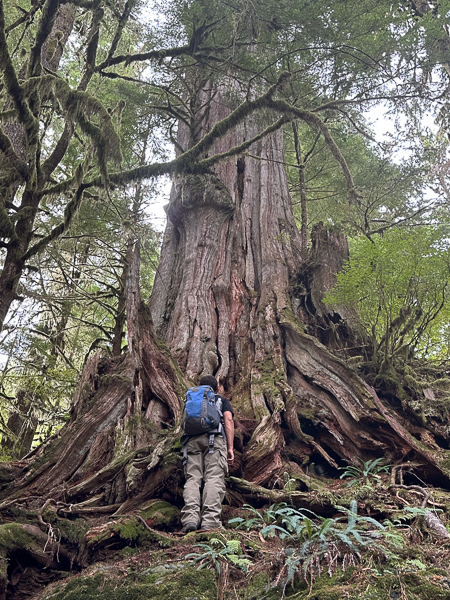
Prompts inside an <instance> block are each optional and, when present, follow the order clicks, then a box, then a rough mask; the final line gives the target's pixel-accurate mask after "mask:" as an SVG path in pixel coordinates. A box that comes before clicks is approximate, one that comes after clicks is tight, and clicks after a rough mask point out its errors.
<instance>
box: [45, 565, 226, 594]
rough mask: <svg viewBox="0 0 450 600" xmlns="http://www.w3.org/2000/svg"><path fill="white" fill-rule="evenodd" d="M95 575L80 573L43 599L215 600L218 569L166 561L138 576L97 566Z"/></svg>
mask: <svg viewBox="0 0 450 600" xmlns="http://www.w3.org/2000/svg"><path fill="white" fill-rule="evenodd" d="M98 570H99V571H101V572H98V573H96V574H95V575H93V576H90V577H89V576H80V577H77V578H74V579H72V581H70V582H69V583H67V584H66V585H61V584H60V585H59V587H58V590H57V591H55V592H53V593H49V594H45V595H44V596H43V597H42V600H92V599H93V598H96V599H97V600H111V599H112V598H114V600H188V599H192V598H195V599H196V600H216V594H217V592H216V576H215V572H214V571H211V570H208V569H203V570H201V571H198V570H197V569H196V568H195V567H192V566H191V565H190V564H189V565H188V564H186V563H181V564H179V565H173V564H170V563H169V564H166V565H162V566H160V567H156V568H153V569H148V570H147V572H146V573H145V574H142V575H140V576H137V575H135V574H133V573H123V574H122V577H121V578H120V579H118V578H117V575H120V573H117V569H115V568H114V567H112V568H110V567H103V568H102V567H98Z"/></svg>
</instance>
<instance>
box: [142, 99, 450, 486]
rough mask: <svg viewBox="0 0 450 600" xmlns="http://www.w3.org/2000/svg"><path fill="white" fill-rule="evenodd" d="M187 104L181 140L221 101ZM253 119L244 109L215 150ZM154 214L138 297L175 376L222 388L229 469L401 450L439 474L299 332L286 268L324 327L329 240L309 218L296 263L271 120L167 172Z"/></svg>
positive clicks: (330, 467)
mask: <svg viewBox="0 0 450 600" xmlns="http://www.w3.org/2000/svg"><path fill="white" fill-rule="evenodd" d="M199 106H201V107H205V106H207V107H208V108H207V110H204V109H202V110H203V112H202V115H201V126H200V128H199V129H200V131H201V133H199V129H197V130H196V133H195V135H193V134H192V133H191V132H192V131H193V130H192V129H191V130H188V128H187V127H185V126H180V130H179V139H178V141H179V144H180V146H181V147H182V148H183V149H186V148H188V147H189V146H191V145H192V144H193V143H195V142H196V140H197V136H199V135H200V136H201V134H202V133H203V132H207V131H208V130H210V129H211V127H212V126H213V124H214V123H215V122H217V121H218V120H219V119H220V118H223V117H224V116H225V114H226V113H227V108H226V100H225V94H220V93H217V90H213V89H204V90H203V91H202V94H201V95H200V99H199ZM199 112H201V110H199ZM257 130H258V125H257V124H256V123H255V122H252V121H248V122H246V123H245V125H243V126H240V127H238V128H237V129H236V131H235V133H234V134H233V135H230V136H228V138H226V139H224V140H221V141H220V143H218V144H217V147H216V148H215V152H224V151H225V150H226V149H228V148H229V147H230V146H232V145H236V144H240V143H242V142H244V141H245V140H246V139H249V138H250V137H252V136H253V135H254V134H255V133H256V132H257ZM168 218H169V222H168V225H167V230H166V234H165V237H164V242H163V247H162V254H161V261H160V267H159V269H158V273H157V277H156V279H155V285H154V290H153V295H152V299H151V309H152V315H153V320H154V324H155V329H156V332H157V334H158V335H159V336H161V337H162V338H163V339H164V341H165V342H166V343H167V345H168V347H169V348H170V349H171V350H172V354H173V356H174V357H175V358H176V360H177V361H178V364H179V365H180V367H181V369H182V370H183V371H184V372H185V373H186V374H187V375H188V377H190V378H192V379H196V378H197V377H199V376H201V375H204V374H209V373H213V374H215V375H216V377H217V378H218V379H219V380H220V383H222V384H223V386H224V389H225V392H228V393H229V394H231V397H232V401H233V405H234V407H235V410H236V413H237V417H238V437H239V442H238V450H239V451H240V453H239V455H240V457H241V474H242V475H243V477H245V478H246V479H248V480H250V481H253V482H255V483H258V484H267V483H273V482H274V481H275V480H276V479H277V477H279V475H280V473H281V472H282V471H283V470H286V469H288V470H289V468H290V465H289V461H292V460H295V461H296V462H297V463H301V464H304V465H306V464H308V462H314V463H315V464H317V463H322V465H323V468H324V469H325V470H326V471H328V472H329V473H330V474H333V473H334V474H335V475H336V474H337V471H336V467H337V466H338V462H339V460H341V459H344V460H346V461H349V462H355V461H357V460H358V459H360V460H364V461H365V460H368V459H370V458H374V457H376V456H381V455H388V456H389V458H390V459H391V460H395V459H400V458H401V457H402V456H405V455H408V454H409V453H411V454H410V455H414V456H415V458H419V460H420V462H425V463H426V464H427V467H426V470H427V471H428V472H429V473H428V474H429V475H434V476H437V477H438V479H439V480H440V481H444V480H445V481H448V470H447V469H443V467H442V466H440V463H439V460H438V458H437V456H436V455H435V454H434V453H432V452H431V451H429V450H427V449H425V447H424V446H423V444H421V443H418V442H417V441H416V440H415V438H414V437H413V435H411V432H409V431H408V430H407V428H406V427H405V424H404V423H402V420H401V417H399V416H395V417H394V415H393V414H392V413H391V412H390V409H388V407H385V406H384V404H383V402H382V401H381V400H380V399H379V398H378V397H377V396H376V394H375V392H374V390H372V389H370V388H369V387H368V386H367V385H365V384H364V382H363V381H362V380H361V379H360V378H359V377H358V376H357V375H356V373H355V372H354V371H353V370H351V369H350V368H348V367H347V366H346V364H345V363H344V362H343V361H341V360H340V359H338V358H336V357H335V356H334V355H333V354H331V353H330V352H329V351H327V349H326V348H325V347H324V346H323V345H321V344H320V343H319V342H318V341H317V339H316V338H315V337H312V336H310V335H308V334H307V333H306V329H305V324H306V319H305V317H306V315H305V312H304V303H303V304H302V303H301V302H300V301H299V300H298V298H296V288H297V284H298V278H299V273H304V272H305V270H306V271H308V272H309V276H308V277H307V278H306V281H305V282H304V283H305V285H306V287H307V288H309V289H308V290H307V293H308V294H309V297H310V310H311V311H313V312H315V313H316V315H317V313H320V312H321V311H322V313H323V314H318V317H320V318H321V323H322V326H323V325H325V326H327V324H328V326H329V327H328V328H331V325H332V323H331V320H330V318H329V317H326V315H325V314H324V313H325V312H326V311H325V310H324V309H325V307H324V305H323V304H321V299H322V296H323V293H324V292H325V291H326V288H327V287H329V286H330V285H332V283H334V277H335V272H336V270H338V269H339V267H340V266H341V265H342V253H340V252H339V239H337V238H336V236H335V235H323V233H322V234H320V231H323V228H322V230H319V232H317V233H316V235H315V236H313V247H312V249H311V253H310V256H309V257H308V258H307V259H306V262H307V263H309V265H310V268H309V270H308V269H306V268H305V261H302V248H301V240H300V236H299V233H298V230H297V227H296V225H295V220H294V216H293V212H292V206H291V201H290V198H289V194H288V187H287V180H286V174H285V171H284V166H283V139H282V132H281V131H278V132H277V133H275V134H273V135H271V136H268V137H266V138H265V139H263V140H261V141H259V142H258V143H256V144H254V145H253V146H252V148H251V149H250V151H249V152H248V155H246V156H241V157H240V158H238V159H237V160H236V159H234V158H230V159H228V160H225V161H223V162H222V163H221V164H220V166H219V167H218V168H217V169H216V172H215V174H214V175H210V176H205V177H185V178H182V179H181V178H180V179H178V180H177V181H175V182H174V186H173V189H172V194H171V200H170V205H169V208H168ZM320 242H322V250H320V248H319V247H318V246H319V245H320ZM342 247H343V248H344V250H346V244H345V243H344V244H343V245H342ZM336 250H338V251H336ZM344 258H345V257H344ZM323 259H326V260H325V263H322V264H321V260H323ZM311 265H312V267H311ZM304 279H305V278H304ZM412 433H413V434H414V435H417V431H414V432H412ZM419 435H420V434H419ZM341 464H343V463H342V462H341ZM291 466H292V465H291Z"/></svg>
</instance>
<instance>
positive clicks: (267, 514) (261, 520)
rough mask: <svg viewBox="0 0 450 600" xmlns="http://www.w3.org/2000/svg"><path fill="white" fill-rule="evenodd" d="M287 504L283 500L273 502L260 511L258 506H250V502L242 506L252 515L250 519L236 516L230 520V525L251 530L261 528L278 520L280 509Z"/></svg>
mask: <svg viewBox="0 0 450 600" xmlns="http://www.w3.org/2000/svg"><path fill="white" fill-rule="evenodd" d="M287 506H288V505H287V504H286V502H281V503H280V504H272V505H271V506H269V508H268V509H267V510H264V511H262V512H259V511H258V510H256V508H253V506H250V504H244V505H243V506H242V508H243V509H244V510H246V511H248V512H249V513H250V514H251V516H250V517H249V518H248V519H244V518H243V517H235V518H234V519H230V520H229V521H228V525H235V526H236V529H246V530H247V531H250V530H251V529H261V528H262V527H264V526H266V525H269V524H270V523H273V522H275V521H277V519H278V518H279V511H280V510H281V509H282V508H284V507H287Z"/></svg>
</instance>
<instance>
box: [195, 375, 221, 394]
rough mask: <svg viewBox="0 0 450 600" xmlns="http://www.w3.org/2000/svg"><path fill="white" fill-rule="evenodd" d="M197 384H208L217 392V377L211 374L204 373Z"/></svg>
mask: <svg viewBox="0 0 450 600" xmlns="http://www.w3.org/2000/svg"><path fill="white" fill-rule="evenodd" d="M199 385H209V387H212V389H213V390H214V391H215V392H217V388H218V387H219V386H218V383H217V379H216V378H215V377H213V376H212V375H205V376H204V377H202V378H201V379H200V383H199Z"/></svg>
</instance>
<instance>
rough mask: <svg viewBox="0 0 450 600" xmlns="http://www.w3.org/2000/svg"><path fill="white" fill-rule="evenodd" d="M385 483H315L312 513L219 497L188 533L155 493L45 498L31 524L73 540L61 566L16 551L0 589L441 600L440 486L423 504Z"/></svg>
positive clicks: (33, 594) (11, 592)
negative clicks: (222, 501) (82, 501)
mask: <svg viewBox="0 0 450 600" xmlns="http://www.w3.org/2000/svg"><path fill="white" fill-rule="evenodd" d="M385 483H387V482H382V481H380V482H378V483H377V485H375V486H372V485H360V486H358V488H357V489H352V488H349V487H347V486H345V485H343V484H342V485H341V488H340V490H338V489H335V490H334V492H333V498H332V497H331V495H330V496H329V497H325V496H323V495H322V497H319V496H318V495H317V494H316V493H314V494H312V495H315V499H314V506H317V505H318V504H319V502H322V505H323V513H322V514H317V513H313V512H311V511H309V510H308V509H307V508H299V507H294V506H293V505H290V504H289V503H279V504H277V505H274V504H272V505H270V506H269V505H266V506H264V507H262V508H258V509H256V508H254V507H250V506H247V507H245V506H244V507H240V508H236V507H231V506H227V505H225V506H224V518H223V521H224V523H225V524H226V527H224V528H222V529H220V530H216V531H208V532H202V531H199V532H193V533H190V534H187V535H181V534H180V533H179V527H180V523H179V509H178V508H176V507H174V506H172V505H171V504H169V503H168V502H163V501H160V500H154V501H151V502H149V503H146V506H144V507H142V509H140V510H138V511H136V512H134V513H133V514H130V515H126V516H120V517H114V516H113V515H110V516H108V515H104V516H102V517H98V518H96V519H89V520H88V519H87V518H85V517H84V518H79V517H75V516H74V517H72V518H71V519H67V518H65V519H61V518H59V517H58V516H57V515H56V513H55V511H53V509H52V508H51V507H50V506H49V507H48V510H47V511H46V512H44V513H43V514H42V522H41V525H42V524H43V523H46V524H47V527H48V536H49V537H50V531H51V532H52V536H54V537H55V536H56V537H57V538H58V543H61V544H64V546H65V548H66V550H67V549H69V550H70V547H71V544H72V550H73V557H74V560H73V564H72V565H71V570H70V569H66V570H65V571H58V569H57V568H56V569H55V568H53V567H52V570H51V573H50V572H49V571H50V569H49V568H47V567H46V566H45V565H44V566H41V567H40V568H38V567H37V566H36V565H32V564H31V563H29V564H26V561H25V560H24V556H20V555H16V556H15V557H14V560H11V561H10V564H9V579H10V584H9V587H8V590H7V594H6V598H7V600H92V599H94V598H95V599H99V600H109V599H112V598H114V600H148V599H151V600H153V599H154V600H159V599H161V600H163V599H164V600H232V599H233V600H236V599H237V600H282V599H283V598H289V599H290V600H303V599H305V600H306V599H307V598H308V599H311V600H314V599H315V600H340V599H348V600H450V535H449V534H448V532H447V524H448V523H449V522H450V494H449V493H448V492H446V491H444V490H432V494H430V499H429V507H428V508H423V507H421V506H420V504H421V503H422V498H421V497H420V494H419V493H418V492H417V490H415V489H411V486H409V489H406V487H405V488H404V489H401V490H395V491H393V490H390V491H389V490H388V489H387V486H386V485H385ZM337 487H338V486H337V485H336V488H337ZM429 491H430V490H429ZM430 492H431V491H430ZM351 496H353V499H352V500H350V501H349V498H350V497H351ZM56 552H57V551H56ZM53 554H54V556H53V559H54V560H56V561H58V556H57V555H55V551H54V553H53ZM14 561H15V564H13V562H14ZM49 562H50V559H49Z"/></svg>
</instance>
